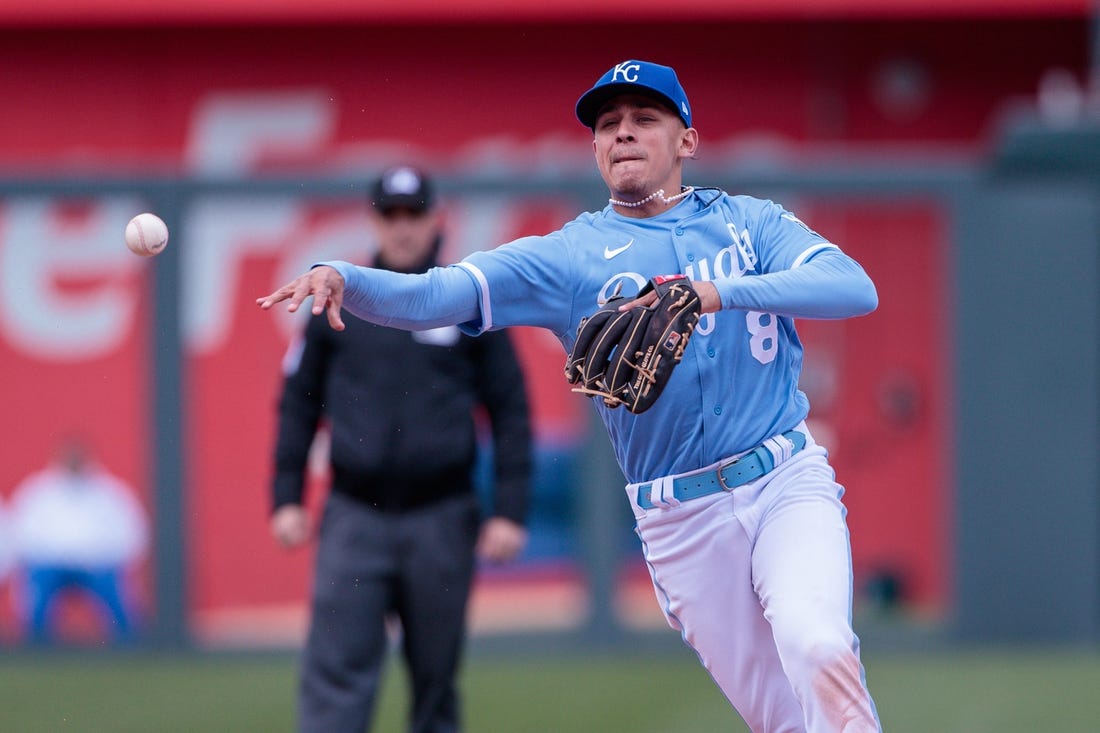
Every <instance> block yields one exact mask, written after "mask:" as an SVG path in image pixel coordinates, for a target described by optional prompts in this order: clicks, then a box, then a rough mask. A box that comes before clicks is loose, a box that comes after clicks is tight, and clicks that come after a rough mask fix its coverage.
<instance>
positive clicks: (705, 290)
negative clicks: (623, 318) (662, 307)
mask: <svg viewBox="0 0 1100 733" xmlns="http://www.w3.org/2000/svg"><path fill="white" fill-rule="evenodd" d="M691 285H692V287H694V288H695V292H696V293H697V294H698V295H699V312H700V313H717V312H718V311H720V310H722V299H721V297H720V296H719V295H718V288H716V287H714V283H712V282H708V281H706V280H695V281H692V283H691ZM656 300H657V293H656V291H653V290H650V291H649V292H647V293H646V294H645V295H643V296H642V297H640V298H634V299H633V300H628V301H626V302H625V303H623V304H622V305H620V306H619V311H628V310H630V309H631V308H635V307H637V306H643V307H645V306H649V305H653V302H654V301H656Z"/></svg>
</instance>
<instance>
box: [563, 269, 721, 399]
mask: <svg viewBox="0 0 1100 733" xmlns="http://www.w3.org/2000/svg"><path fill="white" fill-rule="evenodd" d="M651 291H655V292H656V293H657V300H656V301H654V302H653V303H652V304H650V305H648V306H636V307H634V308H631V309H630V310H627V311H623V312H621V313H620V312H619V306H620V305H622V304H623V303H624V302H625V299H624V298H623V297H622V296H619V295H617V294H616V295H615V296H614V297H612V298H611V299H610V300H608V301H607V303H606V304H604V306H603V307H602V308H600V309H599V310H598V311H596V312H595V313H593V314H592V315H591V316H589V317H588V318H585V319H584V320H582V321H581V325H580V326H579V327H578V328H577V341H576V343H574V344H573V349H572V351H570V352H569V358H568V360H567V361H566V363H565V378H566V379H567V380H569V383H570V384H576V385H577V386H576V387H574V388H573V391H574V392H580V393H582V394H587V395H591V396H592V397H600V398H602V399H603V403H604V404H605V405H607V406H608V407H619V406H620V405H623V406H625V407H626V409H627V410H629V411H630V412H633V413H634V414H640V413H642V412H645V411H646V410H648V409H649V408H650V407H652V406H653V403H654V402H656V401H657V398H658V397H659V396H660V395H661V392H662V391H663V390H664V388H665V385H666V384H668V380H669V379H670V378H671V377H672V369H673V367H675V366H676V365H677V364H679V363H680V359H681V358H682V357H683V355H684V349H685V348H686V347H687V343H688V339H689V338H691V334H692V332H693V331H694V330H695V325H696V324H697V323H698V322H699V315H700V312H699V305H700V304H699V295H698V294H697V293H696V292H695V289H694V288H693V287H692V285H691V281H690V280H688V279H687V278H686V277H684V276H683V275H664V276H659V277H655V278H653V279H652V280H650V281H649V282H648V283H646V286H645V287H644V288H642V291H641V292H640V293H638V297H642V296H643V295H645V294H646V293H649V292H651Z"/></svg>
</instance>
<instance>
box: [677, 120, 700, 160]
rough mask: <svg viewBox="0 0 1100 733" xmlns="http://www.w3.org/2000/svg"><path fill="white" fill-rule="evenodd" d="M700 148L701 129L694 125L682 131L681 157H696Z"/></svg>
mask: <svg viewBox="0 0 1100 733" xmlns="http://www.w3.org/2000/svg"><path fill="white" fill-rule="evenodd" d="M698 150H699V131H698V130H696V129H695V128H694V127H688V128H685V129H684V131H683V132H682V133H680V157H681V158H694V157H695V153H696V152H697V151H698Z"/></svg>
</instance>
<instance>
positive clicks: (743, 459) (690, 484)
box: [638, 430, 806, 509]
mask: <svg viewBox="0 0 1100 733" xmlns="http://www.w3.org/2000/svg"><path fill="white" fill-rule="evenodd" d="M782 437H784V438H786V439H787V440H788V441H790V443H791V445H790V446H789V450H790V453H789V454H788V455H787V458H790V457H791V456H793V455H794V454H795V453H798V452H799V451H800V450H802V449H803V448H805V447H806V436H805V435H803V434H802V433H800V432H799V431H797V430H790V431H788V432H786V433H783V436H782ZM771 440H775V439H774V438H772V439H771ZM780 463H782V461H780ZM776 465H777V464H776V461H775V457H774V456H773V453H772V451H771V450H770V449H769V448H768V446H767V445H766V444H761V445H758V446H756V447H755V448H753V449H752V450H750V451H749V452H748V453H745V454H744V455H741V456H739V457H738V458H734V459H733V460H732V461H728V462H725V463H723V464H721V465H720V466H719V467H718V468H715V469H710V470H706V471H697V472H695V473H689V474H686V475H683V476H678V477H676V478H674V479H672V496H673V498H675V499H676V500H677V501H690V500H691V499H698V498H699V497H702V496H709V495H710V494H717V493H718V492H719V491H733V489H735V488H736V487H738V486H742V485H744V484H747V483H748V482H750V481H753V480H755V479H758V478H760V477H761V476H763V475H764V474H766V473H770V472H771V471H772V470H773V469H774V468H775V467H776ZM654 483H656V482H654V481H650V482H648V483H644V484H639V486H638V506H639V507H641V508H642V509H653V508H654V507H655V506H657V504H655V503H654V502H653V500H652V499H651V498H650V494H651V492H652V490H653V485H654Z"/></svg>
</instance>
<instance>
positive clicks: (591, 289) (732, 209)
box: [458, 189, 875, 482]
mask: <svg viewBox="0 0 1100 733" xmlns="http://www.w3.org/2000/svg"><path fill="white" fill-rule="evenodd" d="M824 252H831V253H836V255H837V256H838V257H840V258H843V261H844V262H843V264H839V262H838V263H837V264H836V267H837V268H838V271H840V272H842V274H843V275H845V276H842V277H840V278H838V280H837V286H838V289H837V290H836V291H835V292H830V290H829V288H828V287H827V285H828V283H827V282H826V283H825V284H826V287H824V288H823V287H822V283H821V282H820V279H821V278H819V277H818V276H816V275H814V276H812V280H807V282H806V283H805V284H813V285H814V287H809V288H805V287H801V285H802V284H803V283H800V281H799V279H798V278H797V277H795V276H793V275H792V276H791V277H790V278H787V279H774V281H773V282H772V283H766V281H767V280H768V278H761V279H760V280H761V282H760V283H759V284H760V285H765V286H766V287H763V288H757V287H752V286H753V285H755V283H749V282H748V281H749V280H752V279H754V278H756V276H759V275H762V274H769V273H781V272H788V271H790V272H792V273H793V272H794V271H795V270H796V269H797V268H798V267H799V266H800V265H803V264H804V263H807V262H809V261H810V260H811V258H814V257H815V256H816V255H818V254H820V253H824ZM458 267H460V268H462V269H464V270H465V271H466V272H468V273H469V274H470V276H471V277H472V278H473V279H474V281H475V283H476V286H477V289H478V297H479V306H480V307H479V311H480V319H479V320H475V321H473V322H469V323H466V324H463V327H464V328H465V329H466V330H468V331H471V332H480V331H484V330H488V329H496V328H504V327H507V326H516V325H527V326H541V327H544V328H547V329H549V330H550V331H552V332H553V333H554V334H555V335H556V336H557V337H558V338H559V340H560V341H561V343H562V346H564V347H565V349H566V351H568V350H569V349H570V348H571V346H572V344H573V341H574V339H575V336H576V331H577V327H578V325H579V324H580V321H581V319H582V318H584V317H585V316H587V315H589V314H591V313H592V312H593V311H595V310H596V309H597V308H598V307H599V305H600V304H601V303H602V302H603V301H604V300H606V299H607V298H608V297H610V296H611V295H612V294H613V293H614V291H615V289H616V288H617V287H618V286H619V285H620V284H622V294H623V295H625V296H628V297H629V296H632V295H634V294H636V293H637V292H638V290H640V289H641V287H642V286H643V285H644V284H645V283H646V282H647V281H648V280H649V278H651V277H653V276H655V275H665V274H673V273H683V274H685V275H687V276H688V277H689V278H691V279H693V280H712V281H715V284H716V285H717V286H718V288H719V293H720V295H721V296H722V301H723V305H724V307H725V308H727V309H726V310H722V311H720V312H719V313H712V314H705V315H704V316H703V317H702V319H701V320H700V322H699V326H698V328H697V329H696V331H695V334H694V336H693V337H692V339H691V341H690V342H689V345H688V349H687V351H686V352H685V354H684V358H683V361H682V362H681V363H680V365H679V366H678V367H677V368H676V370H675V371H674V372H673V375H672V379H671V381H670V382H669V384H668V386H667V387H666V388H665V391H664V393H663V394H662V396H661V398H660V399H659V400H657V402H656V404H655V405H654V406H653V407H652V408H650V409H649V410H648V411H647V412H645V413H643V414H641V415H635V414H632V413H630V412H628V411H626V410H623V409H611V408H607V407H605V406H604V405H603V404H602V403H601V402H599V401H598V400H594V401H593V403H594V404H595V406H596V409H597V410H598V411H599V412H600V415H601V417H602V418H603V421H604V423H605V424H606V426H607V430H608V433H609V435H610V437H611V441H612V443H613V445H614V448H615V452H616V455H617V457H618V460H619V464H620V466H621V467H622V469H623V471H624V473H625V475H626V478H627V480H628V481H630V482H639V481H646V480H650V479H653V478H655V477H659V476H666V475H669V474H676V473H683V472H686V471H691V470H694V469H697V468H700V467H702V466H707V465H710V464H712V463H714V462H716V461H718V460H721V459H722V458H725V457H728V456H730V455H733V454H735V453H739V452H741V451H744V450H746V449H748V448H752V447H753V446H756V445H758V444H760V443H761V442H762V441H763V440H765V439H767V438H768V437H770V436H773V435H776V434H778V433H781V432H783V431H785V430H789V429H790V428H792V427H793V426H795V425H797V424H798V423H799V422H801V421H802V420H803V419H804V418H805V417H806V416H807V414H808V412H809V402H808V401H807V399H806V396H805V395H804V394H803V393H802V392H801V391H800V390H799V389H798V379H799V374H800V372H801V368H802V344H801V343H800V342H799V339H798V335H797V333H796V332H795V326H794V321H793V318H792V317H791V316H807V317H819V318H820V317H846V316H850V315H853V314H854V312H853V311H859V310H861V306H860V305H853V303H852V301H853V300H859V301H861V302H865V301H867V300H868V297H870V300H874V299H875V296H874V288H873V285H871V284H870V280H869V279H867V278H866V275H864V274H863V272H862V270H861V269H860V268H859V266H858V265H856V264H855V263H854V262H853V261H851V260H850V259H849V258H847V257H844V256H843V255H841V254H840V253H839V250H838V249H837V248H836V246H835V245H833V244H831V243H830V242H828V241H827V240H825V239H824V238H822V237H821V236H819V235H818V234H816V233H814V232H813V231H811V230H810V229H808V228H807V227H806V226H805V225H804V224H803V223H802V222H801V221H799V220H798V219H797V218H795V217H794V215H792V214H791V213H789V212H787V211H786V210H785V209H783V208H782V207H781V206H779V205H777V204H775V203H772V202H770V201H764V200H760V199H756V198H752V197H749V196H730V195H728V194H726V193H724V192H720V191H716V190H713V189H704V190H699V191H696V192H694V193H693V194H692V195H690V196H688V197H686V198H685V200H683V201H682V202H680V203H679V204H677V205H676V206H674V207H672V208H671V209H669V210H668V211H666V212H664V213H662V214H660V215H658V216H654V217H650V218H644V219H635V218H630V217H626V216H622V215H621V214H618V213H617V212H615V211H614V210H613V209H612V208H611V207H610V206H608V207H607V208H605V209H603V210H602V211H599V212H595V213H585V214H582V215H581V216H579V217H578V218H577V219H575V220H574V221H572V222H570V223H569V224H567V225H566V226H564V227H563V228H562V229H561V230H559V231H557V232H554V233H552V234H548V235H546V236H540V237H525V238H522V239H518V240H516V241H514V242H511V243H509V244H506V245H502V246H501V247H498V248H496V249H494V250H490V251H485V252H477V253H474V254H472V255H470V256H469V257H467V258H466V259H465V260H464V261H463V262H462V263H460V264H459V265H458ZM852 268H854V270H855V277H851V276H850V275H851V272H852ZM812 269H814V268H806V270H807V273H806V274H807V275H809V274H810V272H809V271H811V270H812ZM738 281H744V282H745V283H746V285H749V286H750V287H747V288H741V290H742V291H743V292H739V288H738ZM864 281H865V284H864ZM853 282H854V283H856V284H857V285H860V286H862V291H863V292H859V293H856V294H855V298H853V297H851V294H850V293H845V292H843V290H845V289H847V288H846V285H847V284H849V283H853ZM868 287H869V288H870V296H868V293H867V292H866V290H867V288H868ZM739 296H740V297H743V298H744V299H743V300H741V301H739V300H738V297H739ZM738 302H744V303H751V304H755V305H760V306H761V307H762V308H763V307H765V306H767V307H768V311H767V312H765V311H763V310H751V309H748V308H738V307H736V304H737V303H738ZM788 303H789V304H790V305H789V306H788V305H787V304H788ZM871 307H872V308H873V307H874V306H873V303H872V305H871ZM777 313H787V314H788V315H775V314H777ZM746 385H751V389H750V390H746V387H745V386H746Z"/></svg>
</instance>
